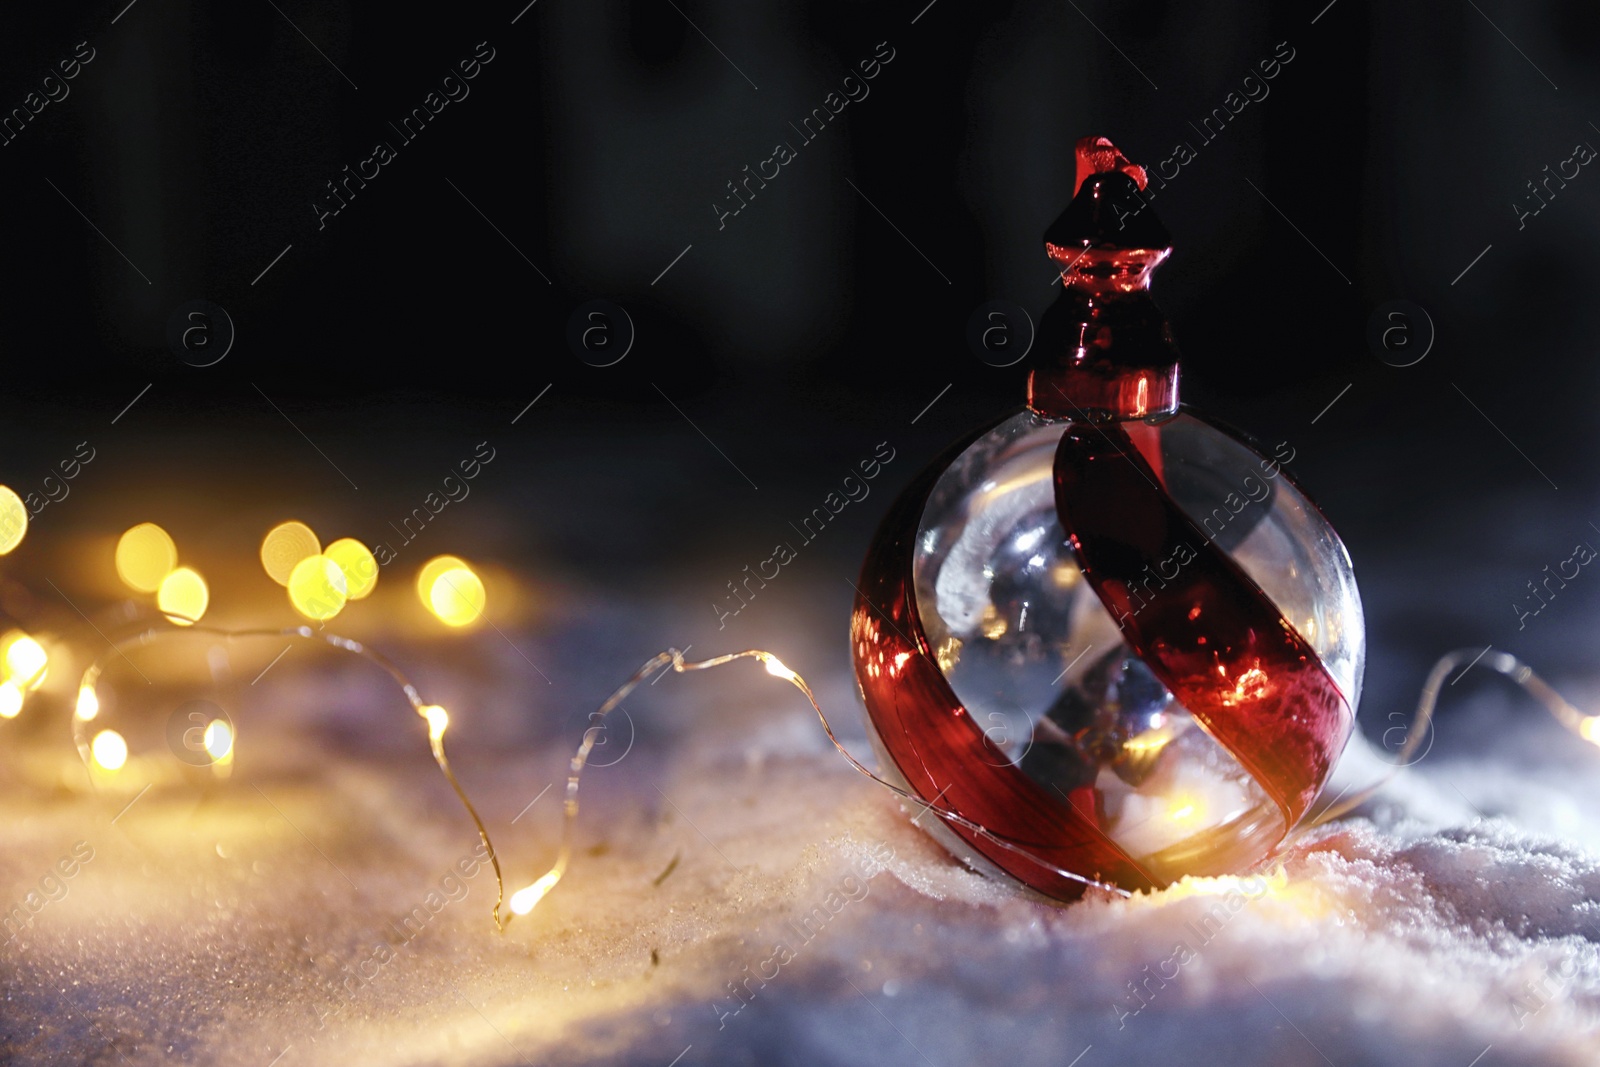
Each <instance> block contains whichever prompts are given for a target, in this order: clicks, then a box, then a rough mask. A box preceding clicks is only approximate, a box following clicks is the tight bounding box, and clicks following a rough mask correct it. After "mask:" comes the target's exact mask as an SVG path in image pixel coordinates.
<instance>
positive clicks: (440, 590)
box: [428, 566, 487, 626]
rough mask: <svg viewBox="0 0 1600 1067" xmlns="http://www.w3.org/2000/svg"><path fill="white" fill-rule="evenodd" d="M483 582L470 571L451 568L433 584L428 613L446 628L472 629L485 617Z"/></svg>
mask: <svg viewBox="0 0 1600 1067" xmlns="http://www.w3.org/2000/svg"><path fill="white" fill-rule="evenodd" d="M486 599H487V595H486V594H485V592H484V588H483V579H481V578H479V577H478V576H477V575H476V574H474V573H473V572H472V570H471V568H469V567H465V566H462V567H451V568H450V569H448V570H446V571H443V572H441V573H440V574H439V576H438V577H437V578H435V579H434V580H433V585H432V587H431V588H430V589H429V590H428V609H429V610H430V611H432V612H433V613H434V615H436V616H438V618H439V621H440V622H442V623H444V624H445V625H446V626H468V625H470V624H472V623H474V622H477V621H478V620H479V619H480V618H482V617H483V607H484V603H485V601H486Z"/></svg>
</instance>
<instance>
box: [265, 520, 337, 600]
mask: <svg viewBox="0 0 1600 1067" xmlns="http://www.w3.org/2000/svg"><path fill="white" fill-rule="evenodd" d="M321 552H322V542H321V541H318V540H317V535H316V533H315V532H313V531H312V529H311V527H309V526H307V525H306V524H305V523H303V522H296V521H294V520H290V521H289V522H280V523H278V525H276V526H274V527H273V528H272V529H270V530H268V531H267V536H265V537H263V538H262V539H261V566H263V567H265V568H266V571H267V577H269V578H271V579H272V580H273V581H275V582H277V583H278V584H279V585H288V584H289V577H290V575H292V574H293V573H294V569H295V567H296V566H298V565H299V563H300V561H301V560H304V559H306V558H307V557H309V556H316V555H320V554H321Z"/></svg>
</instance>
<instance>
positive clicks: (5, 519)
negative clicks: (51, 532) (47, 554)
mask: <svg viewBox="0 0 1600 1067" xmlns="http://www.w3.org/2000/svg"><path fill="white" fill-rule="evenodd" d="M27 534H28V509H27V507H25V506H24V505H23V503H22V498H21V497H20V496H18V495H17V494H16V491H15V490H13V489H12V488H11V487H10V486H6V485H0V556H3V555H5V554H6V553H7V552H10V551H11V550H12V549H14V548H16V547H17V546H18V545H20V544H22V539H23V538H24V537H26V536H27Z"/></svg>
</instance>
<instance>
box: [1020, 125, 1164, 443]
mask: <svg viewBox="0 0 1600 1067" xmlns="http://www.w3.org/2000/svg"><path fill="white" fill-rule="evenodd" d="M1077 156H1078V159H1077V164H1078V165H1077V182H1078V187H1077V195H1076V196H1074V197H1073V198H1072V203H1070V204H1068V205H1067V209H1066V210H1065V211H1063V212H1062V213H1061V216H1060V218H1058V219H1056V221H1055V222H1053V223H1051V224H1050V228H1049V229H1047V230H1045V233H1044V247H1045V252H1046V253H1048V254H1049V256H1050V258H1051V259H1053V260H1055V262H1056V264H1057V265H1058V266H1059V268H1060V270H1061V285H1062V291H1061V295H1060V297H1059V298H1058V299H1057V301H1056V304H1055V306H1054V307H1052V308H1051V309H1050V310H1049V311H1048V312H1046V313H1045V317H1044V320H1043V321H1042V322H1041V323H1040V332H1039V344H1038V345H1037V346H1036V351H1038V352H1039V355H1038V356H1036V357H1035V362H1034V367H1033V370H1032V372H1031V373H1030V374H1029V376H1028V406H1029V407H1031V408H1033V410H1034V411H1036V412H1038V413H1039V414H1041V415H1045V416H1049V417H1054V418H1079V419H1084V418H1112V419H1148V418H1159V417H1161V416H1165V415H1170V414H1172V413H1173V412H1175V411H1177V410H1178V349H1177V346H1176V345H1174V344H1173V342H1172V334H1171V331H1170V330H1169V329H1168V328H1167V321H1166V319H1165V318H1163V317H1162V315H1161V312H1160V310H1159V309H1158V308H1157V307H1156V305H1155V303H1154V301H1152V300H1151V299H1150V274H1151V272H1152V271H1153V270H1154V269H1155V268H1156V266H1158V265H1159V264H1160V263H1161V261H1162V260H1164V259H1166V258H1167V256H1168V255H1170V254H1171V253H1172V238H1171V236H1170V235H1169V234H1168V233H1167V228H1166V227H1165V226H1163V225H1162V224H1161V220H1160V219H1158V218H1156V213H1155V211H1154V210H1153V209H1151V207H1150V197H1149V195H1147V194H1146V193H1145V186H1146V184H1147V181H1148V179H1147V176H1146V175H1145V172H1144V168H1143V167H1140V166H1138V165H1137V164H1135V163H1132V162H1130V161H1129V160H1128V158H1127V157H1126V156H1124V155H1123V154H1122V153H1121V152H1120V151H1118V150H1117V146H1116V145H1114V144H1112V143H1111V141H1110V140H1109V139H1107V138H1105V137H1084V138H1082V139H1081V140H1079V141H1078V145H1077Z"/></svg>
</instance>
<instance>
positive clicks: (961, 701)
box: [851, 138, 1365, 900]
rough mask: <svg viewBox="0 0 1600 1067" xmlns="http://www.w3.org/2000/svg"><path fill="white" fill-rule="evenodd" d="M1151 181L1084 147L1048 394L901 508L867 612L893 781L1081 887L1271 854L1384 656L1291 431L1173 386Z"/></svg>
mask: <svg viewBox="0 0 1600 1067" xmlns="http://www.w3.org/2000/svg"><path fill="white" fill-rule="evenodd" d="M1144 185H1145V175H1144V171H1143V170H1142V169H1141V168H1139V167H1137V166H1135V165H1133V164H1131V163H1129V162H1128V161H1127V160H1126V159H1125V158H1123V156H1122V155H1121V153H1119V152H1118V151H1117V150H1116V148H1115V147H1114V146H1112V144H1111V143H1110V142H1109V141H1107V140H1105V139H1104V138H1086V139H1084V140H1083V141H1080V142H1079V145H1078V175H1077V186H1078V188H1077V195H1076V196H1075V197H1074V199H1073V200H1072V203H1071V204H1070V205H1069V206H1068V208H1067V209H1066V211H1065V212H1064V213H1063V214H1062V215H1061V217H1060V218H1059V219H1057V220H1056V222H1055V223H1054V224H1053V225H1052V226H1051V227H1050V228H1049V230H1047V231H1046V234H1045V249H1046V252H1047V253H1048V255H1049V256H1050V257H1051V259H1053V260H1054V261H1055V262H1056V263H1057V264H1058V265H1059V267H1060V269H1061V275H1062V282H1063V288H1062V292H1061V294H1060V297H1059V298H1058V300H1057V301H1056V303H1055V305H1054V306H1053V307H1052V308H1051V309H1050V310H1049V312H1048V313H1047V314H1046V315H1045V317H1044V319H1043V321H1042V322H1041V325H1040V332H1039V340H1038V343H1037V344H1036V345H1035V347H1034V350H1033V354H1032V358H1033V360H1034V363H1033V365H1032V368H1031V370H1030V374H1029V377H1028V395H1027V404H1026V406H1025V407H1023V408H1022V409H1020V410H1018V411H1016V412H1014V413H1012V414H1009V415H1007V416H1006V417H1004V418H1003V419H1001V420H1000V421H999V422H998V423H996V424H994V425H992V426H989V427H987V428H985V429H983V430H981V431H979V432H978V433H976V434H974V435H972V436H971V437H969V438H967V439H966V440H964V441H962V442H960V443H958V444H957V445H955V446H954V447H953V448H952V449H951V450H950V451H949V452H948V453H947V454H946V455H945V456H944V457H942V458H941V459H939V460H937V461H935V462H934V463H933V464H932V465H931V466H930V467H929V468H928V469H927V470H926V471H924V472H923V473H922V474H921V475H919V476H918V477H917V479H916V480H915V481H914V482H913V483H912V485H911V486H910V487H909V488H908V489H907V490H906V491H905V493H904V494H903V495H902V496H901V497H900V499H899V500H898V501H897V502H896V503H895V504H894V505H893V506H892V508H891V509H890V512H889V514H888V515H887V517H886V518H885V519H884V522H883V525H882V527H881V528H880V530H879V532H878V534H877V536H876V538H875V539H874V542H873V545H872V547H871V549H870V551H869V553H868V555H867V559H866V563H865V565H864V567H863V569H862V576H861V581H860V582H859V583H858V588H859V594H858V596H857V598H856V602H855V607H854V611H853V614H852V620H851V641H852V649H853V653H854V660H855V671H856V679H857V681H858V683H859V685H860V688H861V693H862V698H863V701H864V703H865V705H866V710H867V722H868V726H869V733H870V735H871V736H872V740H873V743H874V746H875V747H876V749H877V753H878V758H879V762H880V764H881V769H882V773H883V776H884V777H885V778H886V779H888V780H889V781H890V782H893V783H894V784H896V785H899V786H900V787H902V788H904V789H905V790H907V791H908V792H909V793H910V794H912V795H913V796H915V797H919V798H921V799H922V800H923V801H924V802H925V803H926V804H928V805H930V806H934V807H937V808H939V809H941V810H948V811H951V812H954V813H957V814H958V815H960V816H961V817H962V818H961V819H960V820H955V819H949V818H934V817H929V818H925V819H924V818H919V819H918V823H919V825H921V826H924V827H925V828H927V829H928V830H929V831H930V832H931V833H933V834H935V835H936V836H937V837H939V838H940V840H941V841H942V842H943V843H944V844H945V845H946V846H947V847H948V848H949V849H950V850H951V851H952V852H953V853H954V854H955V855H956V856H958V857H959V858H961V859H962V860H964V861H966V862H967V863H969V864H971V865H972V866H974V867H976V868H978V869H980V870H983V871H986V872H989V873H994V872H996V871H998V872H1002V873H1003V874H1005V875H1009V876H1010V877H1012V878H1014V879H1016V880H1017V881H1019V882H1021V883H1022V884H1024V885H1026V886H1028V887H1030V888H1031V889H1034V890H1037V891H1038V892H1040V893H1043V894H1045V895H1047V896H1050V897H1055V898H1057V899H1061V900H1070V899H1073V898H1075V897H1076V896H1078V895H1079V894H1081V893H1082V891H1083V889H1084V882H1083V881H1082V880H1081V879H1090V880H1093V881H1095V882H1107V883H1114V884H1116V885H1119V886H1122V887H1124V888H1127V889H1144V888H1156V887H1161V886H1165V885H1167V884H1169V883H1170V882H1172V881H1174V880H1175V879H1178V878H1181V877H1183V876H1185V875H1219V874H1225V873H1235V872H1239V871H1242V870H1244V869H1246V868H1248V867H1249V866H1251V865H1252V864H1254V863H1256V862H1257V861H1259V860H1260V859H1262V858H1263V857H1264V856H1266V855H1267V854H1268V853H1269V852H1270V851H1271V850H1272V849H1273V848H1274V846H1276V845H1277V844H1278V843H1279V842H1280V841H1281V840H1282V839H1283V838H1284V836H1285V835H1286V834H1287V833H1288V832H1289V831H1290V830H1291V829H1292V828H1293V827H1294V826H1295V825H1296V824H1297V823H1298V822H1300V821H1301V819H1302V818H1303V817H1304V816H1305V815H1306V812H1307V810H1308V809H1309V808H1310V806H1311V804H1312V802H1313V801H1314V800H1315V798H1316V796H1317V794H1318V792H1319V791H1320V790H1321V788H1322V786H1323V785H1324V783H1325V782H1326V781H1327V778H1328V776H1329V774H1330V773H1331V771H1332V769H1333V765H1334V763H1335V761H1336V760H1337V758H1338V756H1339V754H1340V752H1341V751H1342V750H1343V748H1344V745H1345V743H1346V741H1347V740H1348V739H1349V736H1350V733H1351V729H1352V726H1353V723H1354V715H1355V707H1356V702H1357V699H1358V698H1359V695H1360V688H1361V674H1362V666H1363V658H1364V655H1365V628H1364V625H1363V622H1362V615H1361V601H1360V598H1359V595H1358V594H1357V591H1356V583H1355V575H1354V572H1353V570H1352V568H1351V564H1350V558H1349V555H1348V554H1347V553H1346V551H1345V548H1344V545H1343V543H1342V542H1341V541H1340V540H1339V538H1338V535H1337V534H1335V533H1334V531H1333V528H1332V527H1331V526H1330V525H1329V524H1328V521H1327V520H1326V519H1325V518H1324V517H1323V516H1322V513H1321V512H1320V511H1318V510H1317V508H1316V506H1315V505H1314V504H1312V503H1311V501H1310V500H1309V499H1307V497H1306V496H1305V494H1304V493H1303V492H1302V491H1301V490H1300V488H1299V487H1298V486H1297V485H1296V484H1295V482H1294V481H1293V479H1292V478H1291V477H1290V475H1289V473H1288V472H1287V471H1286V470H1285V469H1284V467H1283V464H1284V463H1285V462H1286V461H1287V460H1289V459H1290V458H1292V455H1293V450H1292V449H1291V448H1289V446H1288V445H1287V444H1283V445H1279V446H1278V447H1277V448H1274V449H1267V448H1264V447H1259V446H1257V445H1255V444H1252V443H1250V442H1249V441H1247V440H1246V439H1244V438H1242V437H1240V436H1239V435H1237V434H1236V433H1234V432H1232V431H1230V430H1227V429H1224V428H1222V427H1221V426H1219V425H1217V424H1216V423H1214V422H1211V421H1209V420H1207V419H1206V418H1204V417H1203V416H1201V415H1198V414H1196V413H1194V412H1192V411H1190V410H1187V409H1182V408H1180V407H1179V404H1178V377H1179V376H1178V352H1177V348H1176V346H1175V345H1174V343H1173V341H1172V337H1171V333H1170V330H1169V329H1168V326H1167V323H1166V320H1165V319H1164V318H1163V317H1162V315H1161V313H1160V311H1159V310H1158V309H1157V307H1156V305H1155V303H1154V301H1153V300H1152V299H1151V296H1150V292H1149V283H1150V275H1151V272H1152V270H1153V269H1154V268H1155V267H1156V266H1157V265H1158V264H1160V263H1161V261H1162V260H1164V259H1165V258H1166V257H1167V255H1168V254H1169V253H1170V251H1171V245H1170V241H1169V239H1168V236H1167V232H1166V230H1165V228H1164V227H1163V226H1162V224H1161V223H1160V222H1159V221H1158V220H1157V219H1156V217H1155V214H1154V212H1153V211H1152V210H1151V208H1150V206H1149V204H1148V201H1147V200H1146V199H1145V198H1143V197H1142V196H1141V195H1140V193H1141V191H1142V190H1143V188H1144ZM968 824H971V825H968ZM973 826H977V827H980V828H981V831H986V832H980V831H975V830H974V829H973V828H972V827H973ZM1065 872H1074V873H1076V874H1077V875H1078V876H1080V877H1079V878H1070V877H1067V876H1066V873H1065Z"/></svg>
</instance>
